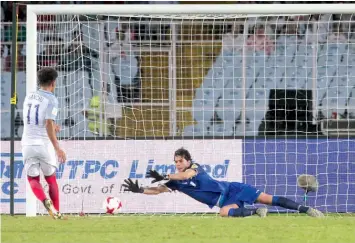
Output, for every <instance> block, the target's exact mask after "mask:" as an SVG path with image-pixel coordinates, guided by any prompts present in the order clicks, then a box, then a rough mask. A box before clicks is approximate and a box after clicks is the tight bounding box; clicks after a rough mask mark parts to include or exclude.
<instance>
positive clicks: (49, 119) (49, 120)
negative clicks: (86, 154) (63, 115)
mask: <svg viewBox="0 0 355 243" xmlns="http://www.w3.org/2000/svg"><path fill="white" fill-rule="evenodd" d="M57 113H58V101H57V100H56V99H54V100H53V101H51V102H50V103H49V104H48V107H47V110H46V115H45V120H46V130H47V135H48V138H49V140H50V141H51V143H52V145H53V147H54V149H55V152H56V154H57V156H58V160H59V162H61V163H64V162H65V160H66V155H65V153H64V151H63V150H62V149H61V148H60V146H59V142H58V139H57V135H56V131H57V125H56V124H55V122H54V120H55V118H56V117H57Z"/></svg>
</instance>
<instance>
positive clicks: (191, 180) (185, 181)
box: [122, 148, 323, 217]
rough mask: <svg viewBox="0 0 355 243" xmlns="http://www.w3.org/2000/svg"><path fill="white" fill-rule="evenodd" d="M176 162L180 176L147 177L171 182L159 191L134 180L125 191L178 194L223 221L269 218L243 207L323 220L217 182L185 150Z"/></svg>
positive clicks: (235, 185)
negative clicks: (212, 211)
mask: <svg viewBox="0 0 355 243" xmlns="http://www.w3.org/2000/svg"><path fill="white" fill-rule="evenodd" d="M174 160H175V166H176V169H177V171H178V173H176V174H169V175H161V174H159V173H158V172H156V171H154V170H150V171H149V172H148V174H147V177H150V178H154V180H153V181H152V183H155V182H158V181H163V180H168V182H166V183H165V184H163V185H159V186H158V187H147V188H143V187H140V186H139V185H138V181H137V180H136V182H135V183H134V182H133V181H132V180H131V179H126V180H125V183H124V184H123V185H122V186H123V187H125V189H124V190H125V191H131V192H134V193H143V194H147V195H156V194H160V193H163V192H170V191H171V190H177V191H180V192H182V193H185V194H186V195H188V196H190V197H192V198H194V199H195V200H197V201H199V202H201V203H204V204H207V205H208V206H209V207H210V208H213V207H214V206H217V207H219V208H220V210H219V214H220V215H221V216H222V217H228V216H229V217H247V216H251V215H254V214H257V215H259V216H260V217H265V216H266V214H267V209H266V208H258V209H248V208H245V207H244V203H247V204H253V203H261V204H266V205H272V206H279V207H283V208H287V209H292V210H298V211H299V212H300V213H306V214H308V215H309V216H312V217H323V213H322V212H320V211H318V210H316V209H314V208H311V207H306V206H302V205H300V204H299V203H296V202H294V201H292V200H290V199H287V198H285V197H279V196H272V195H269V194H266V193H264V192H261V191H260V190H257V189H256V188H254V187H252V186H250V185H247V184H244V183H239V182H227V181H217V180H214V179H213V178H211V177H210V176H209V175H208V174H207V173H206V172H205V171H204V170H203V168H202V167H201V166H200V165H199V164H197V163H192V159H191V155H190V153H189V151H187V150H186V149H184V148H181V149H178V150H177V151H175V154H174Z"/></svg>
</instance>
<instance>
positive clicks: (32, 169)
mask: <svg viewBox="0 0 355 243" xmlns="http://www.w3.org/2000/svg"><path fill="white" fill-rule="evenodd" d="M26 167H27V168H26V171H27V180H28V183H29V184H30V187H31V189H32V192H33V194H34V195H35V196H36V197H37V199H38V200H40V201H41V202H43V201H44V200H45V199H46V198H47V197H46V194H45V193H44V191H43V187H42V185H41V183H40V177H39V176H40V167H39V162H37V161H34V160H32V161H31V160H28V159H27V160H26Z"/></svg>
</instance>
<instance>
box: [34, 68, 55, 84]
mask: <svg viewBox="0 0 355 243" xmlns="http://www.w3.org/2000/svg"><path fill="white" fill-rule="evenodd" d="M57 77H58V72H57V71H56V70H55V69H54V68H51V67H44V68H42V69H41V70H39V71H38V74H37V78H38V85H39V86H49V85H50V84H51V83H52V82H53V81H55V80H56V79H57Z"/></svg>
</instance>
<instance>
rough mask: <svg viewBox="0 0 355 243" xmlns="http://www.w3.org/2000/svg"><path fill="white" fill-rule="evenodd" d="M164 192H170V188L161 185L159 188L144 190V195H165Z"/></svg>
mask: <svg viewBox="0 0 355 243" xmlns="http://www.w3.org/2000/svg"><path fill="white" fill-rule="evenodd" d="M164 192H170V190H169V188H168V187H167V186H164V185H161V186H158V187H146V188H143V194H146V195H157V194H160V193H164Z"/></svg>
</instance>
